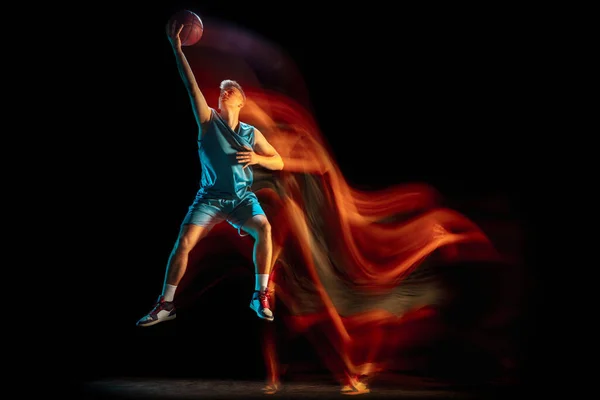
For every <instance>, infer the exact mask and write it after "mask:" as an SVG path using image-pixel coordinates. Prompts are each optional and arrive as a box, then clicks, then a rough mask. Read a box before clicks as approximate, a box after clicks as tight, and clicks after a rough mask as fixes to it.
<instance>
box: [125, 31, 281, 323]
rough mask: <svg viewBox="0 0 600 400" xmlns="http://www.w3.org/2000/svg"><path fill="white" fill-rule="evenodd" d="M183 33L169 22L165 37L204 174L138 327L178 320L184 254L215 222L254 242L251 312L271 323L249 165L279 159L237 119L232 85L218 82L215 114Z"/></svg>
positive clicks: (261, 219) (240, 99)
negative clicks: (187, 53) (189, 113)
mask: <svg viewBox="0 0 600 400" xmlns="http://www.w3.org/2000/svg"><path fill="white" fill-rule="evenodd" d="M182 29H183V25H179V24H178V23H177V22H171V23H169V24H167V36H168V39H169V42H170V43H171V46H172V48H173V51H174V53H175V60H176V63H177V68H178V70H179V73H180V76H181V78H182V80H183V83H184V84H185V87H186V89H187V91H188V93H189V96H190V100H191V103H192V109H193V111H194V116H195V118H196V122H197V124H198V154H199V158H200V163H201V167H202V175H201V179H200V188H199V190H198V192H197V194H196V198H195V199H194V201H193V203H192V204H191V205H190V207H189V209H188V212H187V214H186V216H185V217H184V219H183V221H182V224H181V228H180V232H179V235H178V237H177V240H176V242H175V245H174V247H173V250H172V252H171V254H170V256H169V259H168V262H167V267H166V272H165V279H164V282H163V287H162V293H161V294H160V296H159V297H158V300H157V302H156V304H155V305H154V307H153V308H152V310H151V311H150V312H149V313H148V314H147V315H145V316H144V317H142V318H141V319H140V320H139V321H138V322H137V325H138V326H143V327H147V326H152V325H155V324H157V323H159V322H163V321H168V320H171V319H174V318H175V317H176V312H175V302H174V296H175V293H176V290H177V285H178V284H179V282H180V281H181V279H182V278H183V275H184V274H185V271H186V269H187V263H188V255H189V253H190V251H191V250H192V249H193V248H194V247H195V246H196V244H197V243H198V242H199V241H200V240H201V239H202V238H204V237H205V236H206V235H207V234H208V232H209V231H210V229H211V228H212V227H213V226H214V225H215V224H217V223H220V222H223V221H227V222H228V223H230V224H231V225H232V226H233V227H235V228H236V229H237V230H238V234H239V235H240V236H246V235H251V236H252V238H253V239H254V250H253V262H254V267H255V288H254V289H255V290H254V293H253V296H252V299H251V301H250V308H252V309H253V310H254V311H255V312H256V314H257V315H258V317H259V318H262V319H265V320H267V321H273V319H274V316H273V312H272V311H271V307H270V304H269V293H268V291H267V285H268V282H269V274H270V268H271V259H272V252H273V250H272V242H271V225H270V223H269V221H268V219H267V217H266V215H265V212H264V211H263V208H262V207H261V205H260V204H259V202H258V199H257V197H256V195H255V194H254V193H253V192H252V191H251V185H252V183H253V172H252V166H253V165H260V166H262V167H264V168H266V169H270V170H281V169H283V160H282V158H281V156H280V155H279V153H278V152H277V151H276V150H275V148H273V146H272V145H271V144H270V143H269V142H268V141H267V140H266V139H265V137H264V136H263V134H262V133H261V132H260V131H259V130H258V129H257V128H255V127H253V126H251V125H249V124H246V123H244V122H242V121H240V120H239V115H240V110H241V108H242V107H243V106H244V103H245V101H246V95H245V93H244V90H243V89H242V87H241V86H240V85H239V84H238V83H237V82H236V81H233V80H224V81H222V82H221V84H220V95H219V103H218V111H217V110H215V109H213V108H211V107H209V106H208V104H207V102H206V99H205V98H204V95H203V94H202V92H201V91H200V89H199V87H198V84H197V82H196V79H195V77H194V74H193V72H192V70H191V68H190V65H189V64H188V61H187V59H186V56H185V55H184V53H183V50H182V45H181V38H180V37H179V34H180V32H181V30H182ZM242 231H244V232H243V233H242Z"/></svg>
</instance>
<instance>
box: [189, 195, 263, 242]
mask: <svg viewBox="0 0 600 400" xmlns="http://www.w3.org/2000/svg"><path fill="white" fill-rule="evenodd" d="M255 215H265V212H264V210H263V208H262V207H261V206H260V203H259V202H258V198H257V197H256V195H255V194H254V193H253V192H246V194H244V196H242V197H241V198H231V199H223V198H221V199H217V198H212V197H211V198H205V197H204V194H203V193H200V192H199V193H198V194H197V195H196V198H195V199H194V202H193V203H192V205H191V206H190V207H189V208H188V212H187V214H186V215H185V217H184V219H183V223H182V225H187V224H192V225H198V226H202V227H205V228H212V227H213V226H215V225H216V224H218V223H220V222H222V221H227V222H229V223H230V224H231V225H232V226H233V227H234V228H236V229H237V230H238V233H239V234H240V235H242V233H241V231H240V229H241V227H242V226H243V225H244V224H245V223H246V221H247V220H249V219H250V218H252V217H254V216H255ZM242 236H246V235H242Z"/></svg>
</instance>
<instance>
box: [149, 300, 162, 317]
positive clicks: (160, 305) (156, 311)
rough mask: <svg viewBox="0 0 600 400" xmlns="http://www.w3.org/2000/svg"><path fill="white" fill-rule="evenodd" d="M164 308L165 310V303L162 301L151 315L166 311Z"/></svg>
mask: <svg viewBox="0 0 600 400" xmlns="http://www.w3.org/2000/svg"><path fill="white" fill-rule="evenodd" d="M164 308H165V301H164V300H161V301H159V302H158V303H156V304H155V305H154V308H153V309H152V311H151V312H150V314H155V313H158V312H159V311H160V310H164Z"/></svg>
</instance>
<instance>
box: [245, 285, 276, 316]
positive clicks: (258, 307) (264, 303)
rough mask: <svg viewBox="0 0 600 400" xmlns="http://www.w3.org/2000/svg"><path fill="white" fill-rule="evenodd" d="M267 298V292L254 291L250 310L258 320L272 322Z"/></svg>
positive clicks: (271, 313)
mask: <svg viewBox="0 0 600 400" xmlns="http://www.w3.org/2000/svg"><path fill="white" fill-rule="evenodd" d="M269 297H270V296H269V292H263V291H259V290H255V291H254V293H253V294H252V300H250V308H251V309H253V310H254V311H255V312H256V315H258V317H259V318H262V319H266V320H267V321H273V320H274V319H275V317H274V316H273V312H272V311H271V306H270V304H269Z"/></svg>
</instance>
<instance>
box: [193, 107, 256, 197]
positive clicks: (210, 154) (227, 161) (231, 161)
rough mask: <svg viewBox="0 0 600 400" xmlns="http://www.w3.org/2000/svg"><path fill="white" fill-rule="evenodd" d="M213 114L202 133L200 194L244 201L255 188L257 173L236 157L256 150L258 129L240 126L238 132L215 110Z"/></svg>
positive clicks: (242, 124)
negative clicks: (253, 184) (247, 193)
mask: <svg viewBox="0 0 600 400" xmlns="http://www.w3.org/2000/svg"><path fill="white" fill-rule="evenodd" d="M211 114H212V115H211V119H210V121H208V122H207V123H206V124H204V125H203V126H202V128H200V131H199V132H198V155H199V157H200V165H201V168H202V175H201V178H200V190H199V193H200V194H202V197H204V198H221V199H223V198H226V199H235V198H242V197H243V196H244V195H245V194H246V192H248V191H249V190H250V187H251V186H252V182H253V173H252V167H248V168H246V169H243V168H242V167H243V166H244V164H239V163H238V161H237V159H236V153H237V152H238V151H246V149H245V148H244V147H245V146H247V147H250V148H254V127H253V126H252V125H248V124H246V123H244V122H240V123H239V126H238V130H237V132H234V131H233V130H232V129H231V128H230V127H229V126H228V125H227V123H226V122H225V121H224V120H223V119H222V118H221V116H220V115H219V114H218V113H217V112H216V111H215V110H214V109H212V108H211ZM202 129H204V131H203V130H202Z"/></svg>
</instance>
